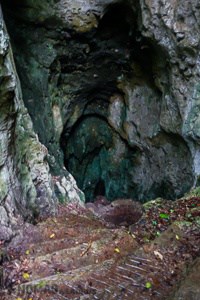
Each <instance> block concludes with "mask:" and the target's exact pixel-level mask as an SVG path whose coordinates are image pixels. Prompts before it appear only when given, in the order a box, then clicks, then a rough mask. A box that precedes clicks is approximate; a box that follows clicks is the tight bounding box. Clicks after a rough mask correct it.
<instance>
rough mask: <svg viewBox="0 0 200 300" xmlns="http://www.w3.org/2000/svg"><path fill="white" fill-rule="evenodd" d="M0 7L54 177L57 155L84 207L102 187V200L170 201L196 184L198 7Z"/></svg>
mask: <svg viewBox="0 0 200 300" xmlns="http://www.w3.org/2000/svg"><path fill="white" fill-rule="evenodd" d="M2 5H3V11H4V15H5V18H6V22H7V26H8V30H9V32H10V35H11V40H12V45H13V50H14V55H15V59H16V65H17V70H18V73H19V77H20V80H21V85H22V91H23V97H24V101H25V105H26V107H27V109H28V112H29V114H30V116H31V118H32V121H33V126H34V129H35V131H36V133H37V134H38V136H39V140H40V141H41V142H42V143H43V144H44V145H45V146H46V147H47V148H48V150H49V155H48V157H47V158H48V163H49V165H50V169H51V172H52V174H53V175H54V176H62V173H63V171H62V170H63V154H62V151H63V153H64V160H65V166H66V167H67V169H68V170H69V171H70V172H71V173H72V175H74V177H75V178H76V180H77V183H78V186H79V187H80V188H81V189H82V190H83V191H84V192H85V195H86V198H87V199H88V200H92V199H93V197H94V196H96V195H97V194H95V190H96V189H97V186H98V185H99V182H103V183H104V184H103V185H104V187H103V188H102V191H100V195H102V194H103V195H105V196H106V197H107V198H108V199H109V200H113V199H115V198H119V197H122V198H129V197H131V198H134V199H136V200H146V199H149V198H153V197H157V196H163V197H166V198H176V197H179V196H181V195H182V194H183V193H184V192H186V191H187V190H189V189H190V188H191V187H192V186H193V185H195V184H198V177H199V174H200V149H199V137H200V131H199V128H200V127H199V122H200V119H199V113H198V112H199V105H200V84H199V75H200V74H199V72H200V70H199V62H200V58H199V47H200V46H199V37H200V6H199V1H198V0H192V1H190V2H188V1H183V0H182V1H165V0H161V1H153V0H150V1H146V0H140V1H139V0H138V1H137V0H134V1H133V0H129V1H119V2H116V1H113V0H109V1H104V0H96V1H91V0H90V1H89V0H84V1H83V0H76V1H70V0H59V1H53V0H51V1H42V2H41V1H37V0H36V1H34V2H33V1H31V0H27V1H20V2H18V1H14V2H13V1H2ZM11 16H12V17H11ZM103 190H104V192H103Z"/></svg>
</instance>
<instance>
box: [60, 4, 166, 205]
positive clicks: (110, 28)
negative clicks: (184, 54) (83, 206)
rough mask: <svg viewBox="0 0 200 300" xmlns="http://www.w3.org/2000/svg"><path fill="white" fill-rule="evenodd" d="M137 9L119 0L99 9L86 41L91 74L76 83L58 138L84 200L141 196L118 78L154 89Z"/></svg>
mask: <svg viewBox="0 0 200 300" xmlns="http://www.w3.org/2000/svg"><path fill="white" fill-rule="evenodd" d="M138 12H139V9H136V8H135V9H134V10H133V9H132V8H131V7H130V6H129V5H127V4H126V3H124V2H120V3H115V4H111V5H109V6H108V7H107V8H106V9H105V12H104V15H103V16H102V17H101V18H100V20H99V26H98V28H97V30H96V32H95V33H94V35H93V38H92V39H91V41H90V49H91V52H90V55H89V59H88V61H89V62H90V63H91V64H90V67H91V70H92V74H95V78H94V77H93V78H92V79H91V77H90V82H89V83H88V82H87V83H86V85H85V86H84V87H81V89H80V91H79V94H78V95H77V98H76V101H75V102H74V105H72V107H71V108H70V109H71V111H72V113H71V116H70V117H69V118H68V119H67V121H66V124H65V127H64V130H63V133H62V136H61V146H62V149H63V151H64V155H65V166H66V168H67V169H68V170H69V172H70V173H72V175H73V176H74V177H75V179H76V181H77V183H78V186H79V187H80V188H81V189H82V190H83V191H84V193H85V195H86V200H87V201H93V200H94V198H95V197H96V196H98V195H103V196H106V197H107V198H108V199H109V200H110V201H112V200H114V199H116V198H130V197H132V198H134V199H140V200H141V199H142V198H143V196H144V195H143V191H142V188H141V186H140V184H138V181H139V180H138V178H137V179H136V180H134V178H133V174H134V173H136V172H137V168H138V165H139V164H140V162H141V160H142V151H141V148H140V146H139V143H137V142H136V141H130V137H129V135H130V133H129V125H130V124H129V123H130V122H129V121H128V119H127V118H129V116H128V114H129V112H128V111H129V106H130V105H131V104H128V102H129V99H127V97H128V96H127V95H126V92H125V89H126V83H124V82H126V80H127V81H129V80H130V81H133V82H132V83H131V84H133V86H136V85H138V84H139V85H142V86H143V85H144V86H145V87H146V86H148V89H152V90H153V91H154V90H155V91H154V92H153V93H154V94H156V96H155V95H154V96H155V97H157V94H159V91H158V89H157V88H156V87H155V85H154V83H153V74H152V72H153V71H152V60H153V56H154V55H155V53H154V49H153V48H152V47H151V46H150V45H149V43H148V42H147V41H146V40H144V39H143V38H142V37H141V36H140V38H138V36H139V32H138ZM137 39H138V40H137ZM143 44H144V45H143ZM142 46H143V47H142ZM88 74H91V73H90V71H88V72H87V74H85V75H84V76H85V78H87V77H88ZM61 85H62V84H61ZM159 95H160V94H159ZM133 126H135V125H133ZM130 130H132V129H130Z"/></svg>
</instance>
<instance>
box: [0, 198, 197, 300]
mask: <svg viewBox="0 0 200 300" xmlns="http://www.w3.org/2000/svg"><path fill="white" fill-rule="evenodd" d="M167 203H168V204H167V205H166V201H164V200H162V199H158V200H156V201H152V202H149V203H147V204H146V205H145V206H144V214H143V216H142V218H141V219H140V220H139V221H138V222H137V223H135V224H133V225H132V226H131V227H129V229H127V227H123V226H122V227H120V226H114V227H110V225H109V224H106V223H105V221H104V220H101V219H100V218H98V219H97V218H96V217H94V215H93V214H91V212H90V211H89V210H85V209H83V208H81V207H78V206H73V205H71V206H70V205H69V206H68V207H66V206H65V207H64V206H62V207H60V209H59V213H58V215H57V217H55V218H48V219H46V220H43V221H42V220H41V221H40V222H39V223H38V224H37V225H36V226H33V225H28V224H27V225H26V226H25V227H24V229H23V231H22V232H21V235H19V236H16V237H15V239H13V241H12V242H11V243H10V244H9V245H7V246H6V247H5V246H4V245H3V244H2V245H1V248H2V251H1V253H2V262H1V270H3V272H2V274H3V276H2V275H1V287H2V290H1V299H5V300H6V299H11V300H12V299H16V298H22V299H30V298H33V299H38V300H39V299H52V300H53V299H58V300H60V299H99V300H101V299H115V300H120V299H130V300H134V299H135V300H136V299H137V300H140V299H141V300H142V299H145V300H148V299H149V300H150V299H168V300H171V299H184V300H185V299H187V297H188V295H190V299H198V297H199V285H198V284H197V282H198V279H199V277H198V276H199V275H198V274H199V273H198V269H199V256H200V227H199V218H200V211H199V208H200V198H198V197H193V198H187V199H180V200H178V201H176V202H170V201H167Z"/></svg>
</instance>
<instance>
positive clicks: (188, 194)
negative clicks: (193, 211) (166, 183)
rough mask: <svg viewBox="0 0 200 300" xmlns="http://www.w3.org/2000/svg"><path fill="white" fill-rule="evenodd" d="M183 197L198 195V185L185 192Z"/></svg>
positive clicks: (199, 192) (199, 189) (199, 194)
mask: <svg viewBox="0 0 200 300" xmlns="http://www.w3.org/2000/svg"><path fill="white" fill-rule="evenodd" d="M185 197H200V187H199V186H198V187H196V188H193V189H191V190H190V191H189V193H187V194H185Z"/></svg>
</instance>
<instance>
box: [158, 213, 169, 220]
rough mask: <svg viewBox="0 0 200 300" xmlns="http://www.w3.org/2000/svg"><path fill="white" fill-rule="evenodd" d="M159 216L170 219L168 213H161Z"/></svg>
mask: <svg viewBox="0 0 200 300" xmlns="http://www.w3.org/2000/svg"><path fill="white" fill-rule="evenodd" d="M159 217H160V218H161V219H169V215H168V214H164V213H161V214H159Z"/></svg>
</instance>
